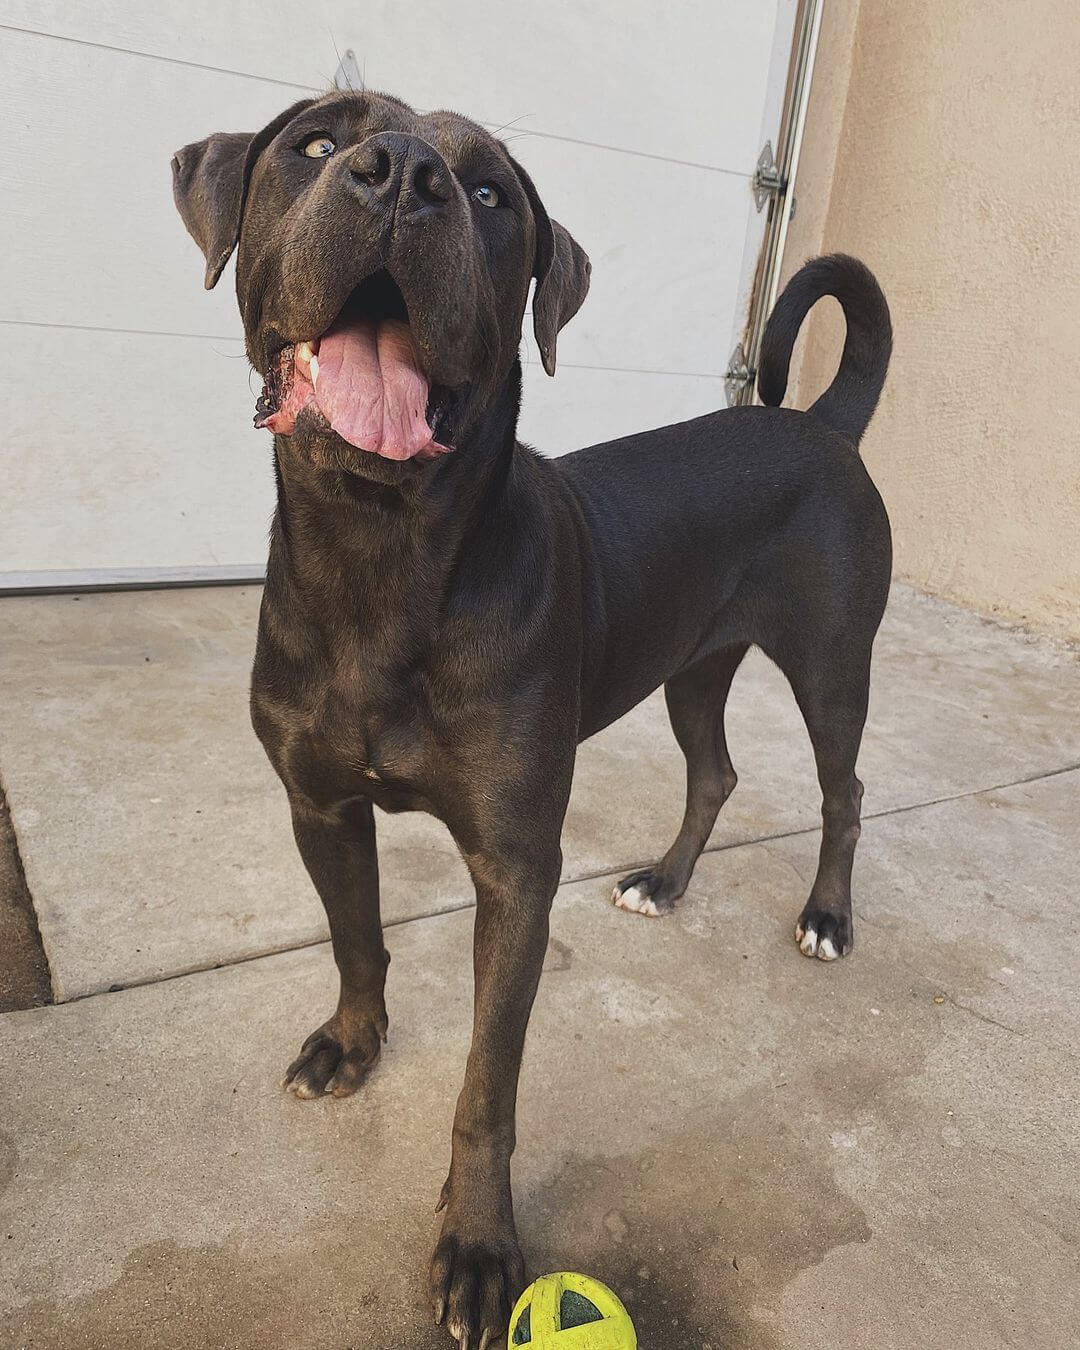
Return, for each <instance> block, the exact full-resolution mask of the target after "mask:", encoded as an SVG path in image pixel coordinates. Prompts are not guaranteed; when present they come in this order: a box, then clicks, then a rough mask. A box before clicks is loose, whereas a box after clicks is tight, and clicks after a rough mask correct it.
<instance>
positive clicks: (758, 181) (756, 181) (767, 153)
mask: <svg viewBox="0 0 1080 1350" xmlns="http://www.w3.org/2000/svg"><path fill="white" fill-rule="evenodd" d="M750 187H751V190H752V191H753V194H754V205H755V206H756V207H757V209H758V210H759V211H760V210H761V208H762V207H763V206H764V205H765V203H766V202H767V201H768V200H769V198H770V197H779V196H780V194H781V193H782V192H783V191H784V190H785V188H786V187H787V183H786V182H785V181H784V179H783V178H782V177H781V175H780V170H779V168H778V167H777V163H776V156H775V155H774V154H773V148H772V141H766V142H765V144H764V146H763V147H762V150H761V154H760V155H758V160H757V168H756V169H755V170H754V176H753V177H752V178H751V179H750Z"/></svg>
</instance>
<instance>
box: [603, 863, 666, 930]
mask: <svg viewBox="0 0 1080 1350" xmlns="http://www.w3.org/2000/svg"><path fill="white" fill-rule="evenodd" d="M680 895H682V890H677V889H676V888H675V886H674V885H673V884H672V883H671V882H670V881H669V880H668V879H667V878H666V877H665V876H664V875H663V873H662V872H635V873H633V875H632V876H628V877H623V879H622V881H620V882H619V883H618V885H617V886H616V887H615V889H614V890H613V891H612V892H611V903H612V904H613V905H618V907H619V908H620V909H627V910H629V911H630V912H631V913H632V914H647V915H648V916H649V918H651V919H655V918H658V917H659V916H660V915H661V914H670V913H671V911H672V910H673V909H674V908H675V901H676V900H678V898H679V896H680Z"/></svg>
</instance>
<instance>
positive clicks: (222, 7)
mask: <svg viewBox="0 0 1080 1350" xmlns="http://www.w3.org/2000/svg"><path fill="white" fill-rule="evenodd" d="M775 19H776V7H775V5H774V4H770V3H766V0H737V2H733V0H725V2H723V3H718V0H681V3H679V4H678V5H675V6H666V7H665V6H662V5H656V4H654V3H652V0H623V2H622V3H618V4H616V3H613V0H548V3H546V4H544V5H543V6H542V7H539V6H537V5H536V4H535V3H532V0H469V3H468V5H453V4H447V3H446V0H410V4H409V5H408V6H407V8H405V7H403V6H402V5H401V4H400V3H399V0H377V2H375V3H372V2H371V0H369V2H368V3H358V2H357V0H308V3H305V4H297V3H296V0H230V2H229V3H228V4H222V3H211V2H210V0H197V2H196V3H191V4H187V5H183V6H180V5H174V4H138V3H135V0H106V2H105V3H97V4H93V5H90V4H74V3H72V0H44V2H42V0H0V22H3V23H7V24H11V25H15V26H20V27H24V28H29V29H35V30H41V31H44V32H47V33H52V34H60V35H64V36H67V37H77V38H81V39H83V40H84V41H86V42H97V43H104V44H108V45H110V46H114V47H122V48H126V49H131V50H135V51H143V52H151V53H154V54H156V55H159V56H162V57H165V58H168V59H171V60H182V61H189V62H198V63H202V64H206V65H211V66H217V67H219V68H222V69H225V70H230V71H243V72H246V73H248V74H252V75H259V76H262V77H264V78H267V79H272V80H282V81H287V82H289V83H292V84H298V85H300V86H306V87H311V88H324V87H326V86H327V85H328V84H329V83H330V82H331V80H332V78H333V72H334V69H335V67H336V66H337V62H338V57H337V55H336V53H335V44H336V47H337V49H338V50H339V51H344V50H345V49H346V48H347V47H352V48H353V49H354V50H355V51H356V54H357V57H358V59H359V61H360V63H361V65H362V67H363V70H364V74H365V78H366V80H367V83H368V84H369V86H371V87H372V88H376V89H379V88H382V89H386V90H388V91H389V92H390V93H396V94H398V95H399V96H400V97H402V98H405V99H406V100H407V101H409V102H411V103H413V104H414V105H415V106H417V107H451V108H457V109H458V110H459V111H461V112H465V113H468V114H469V115H470V116H474V117H476V118H478V119H480V120H485V119H486V120H487V121H489V122H491V123H493V124H495V125H498V124H501V123H502V122H506V121H510V120H512V119H519V118H520V119H521V121H520V122H517V123H516V124H515V128H514V129H515V130H517V129H519V128H521V127H525V128H528V129H529V130H534V131H542V132H547V133H549V134H554V135H561V136H570V137H574V138H576V139H579V140H588V141H592V142H595V143H598V144H601V145H611V146H617V147H622V148H624V149H628V150H633V151H636V152H647V153H649V154H654V155H664V156H668V157H671V158H675V159H683V160H689V161H692V162H695V163H701V164H709V165H719V166H722V167H725V168H729V169H739V170H746V171H749V170H750V169H751V168H752V167H753V163H754V160H755V159H756V158H757V152H758V150H759V149H760V146H758V145H757V144H755V141H756V138H757V119H758V113H759V109H760V106H761V98H762V88H763V80H764V72H765V70H766V69H767V66H768V61H769V53H770V51H771V49H772V44H773V39H774V26H775ZM244 125H246V124H244Z"/></svg>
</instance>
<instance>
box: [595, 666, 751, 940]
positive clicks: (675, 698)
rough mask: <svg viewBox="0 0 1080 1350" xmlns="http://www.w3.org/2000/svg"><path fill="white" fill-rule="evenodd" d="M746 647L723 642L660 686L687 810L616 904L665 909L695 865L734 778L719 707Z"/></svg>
mask: <svg viewBox="0 0 1080 1350" xmlns="http://www.w3.org/2000/svg"><path fill="white" fill-rule="evenodd" d="M746 651H747V644H745V643H740V644H739V645H737V646H733V647H725V648H724V649H723V650H722V651H719V652H714V653H713V654H712V655H711V656H707V657H705V658H704V660H702V661H698V662H697V664H696V665H693V666H691V667H690V668H689V669H688V670H684V671H682V672H680V674H678V675H676V676H675V677H674V678H673V679H670V680H668V682H667V684H666V685H665V686H664V696H665V698H666V699H667V706H668V716H669V717H670V719H671V726H672V730H673V731H674V732H675V738H676V739H677V740H678V742H679V745H680V746H681V747H682V751H683V754H684V755H685V756H686V813H685V815H684V816H683V823H682V828H681V829H680V830H679V834H678V837H677V838H676V840H675V842H674V843H673V844H672V846H671V847H670V848H669V849H668V851H667V853H665V854H664V856H663V858H662V859H661V860H660V862H658V863H657V864H656V866H655V867H651V868H646V869H645V870H644V871H641V872H634V873H632V874H631V875H630V876H628V877H624V878H623V879H622V881H620V882H619V884H618V885H617V886H616V887H615V890H614V891H613V892H612V896H611V898H612V900H613V902H614V903H615V904H616V905H618V906H619V908H620V909H629V910H633V911H635V912H636V913H638V914H649V915H657V914H663V913H666V912H667V911H669V910H670V909H671V908H672V907H673V906H674V904H675V901H676V900H678V898H679V896H680V895H682V893H683V891H685V890H686V888H687V886H688V885H689V884H690V877H691V874H692V873H693V870H694V864H695V863H696V862H697V860H698V858H699V856H700V855H701V850H702V849H703V848H704V847H705V845H706V843H707V842H708V839H709V835H710V833H711V832H712V827H713V825H715V824H716V817H717V816H718V815H719V813H720V808H721V807H722V806H723V804H724V803H725V802H726V801H727V799H728V797H730V796H731V793H732V791H733V789H734V787H735V783H736V781H737V780H736V775H735V770H734V768H733V767H732V764H731V757H730V755H729V754H728V748H727V739H726V737H725V735H724V708H725V705H726V704H727V696H728V691H729V690H730V689H731V681H732V680H733V679H734V678H735V672H736V671H737V670H738V668H739V663H740V662H741V661H742V659H743V657H744V656H745V655H746Z"/></svg>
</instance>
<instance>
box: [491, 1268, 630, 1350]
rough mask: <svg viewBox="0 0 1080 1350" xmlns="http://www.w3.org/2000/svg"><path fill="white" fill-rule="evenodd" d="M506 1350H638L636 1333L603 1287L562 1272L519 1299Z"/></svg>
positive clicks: (545, 1277)
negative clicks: (525, 1349)
mask: <svg viewBox="0 0 1080 1350" xmlns="http://www.w3.org/2000/svg"><path fill="white" fill-rule="evenodd" d="M506 1345H507V1350H513V1347H514V1346H518V1345H529V1346H532V1347H533V1350H637V1333H636V1332H635V1331H634V1324H633V1322H631V1321H630V1314H629V1313H628V1312H627V1311H626V1309H625V1308H624V1307H623V1305H622V1304H621V1303H620V1302H619V1300H618V1298H616V1296H615V1295H614V1294H613V1293H612V1292H611V1290H610V1289H609V1288H608V1287H607V1285H606V1284H601V1283H600V1281H599V1280H590V1279H588V1278H587V1277H586V1276H584V1275H573V1274H570V1273H569V1272H563V1273H561V1274H559V1275H543V1276H541V1277H540V1279H538V1280H536V1281H535V1282H534V1283H533V1284H530V1285H529V1287H528V1289H526V1290H525V1292H524V1293H523V1294H522V1296H521V1297H520V1298H519V1299H518V1301H517V1304H516V1306H515V1308H514V1311H513V1313H512V1314H511V1317H510V1330H509V1332H508V1333H507V1337H506Z"/></svg>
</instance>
